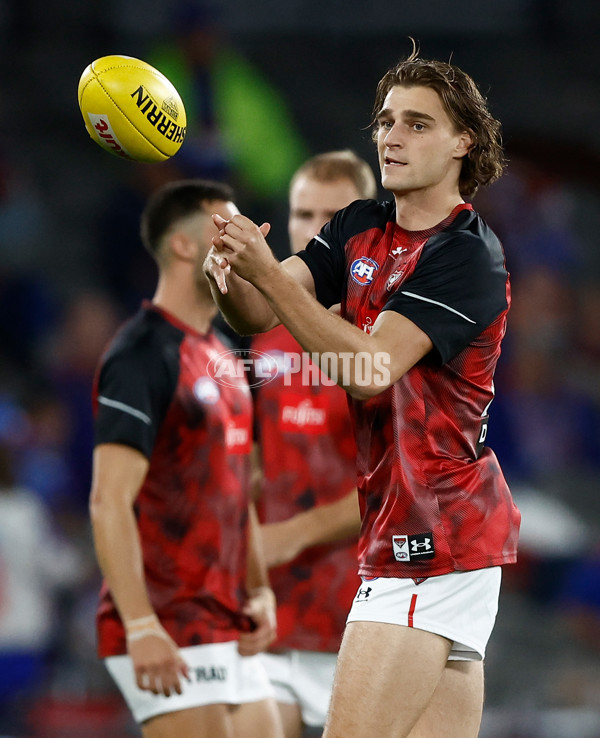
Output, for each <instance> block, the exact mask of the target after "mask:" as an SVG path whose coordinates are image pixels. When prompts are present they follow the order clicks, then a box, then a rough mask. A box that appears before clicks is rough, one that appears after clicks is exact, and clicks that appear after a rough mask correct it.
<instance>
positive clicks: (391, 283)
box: [385, 269, 404, 292]
mask: <svg viewBox="0 0 600 738" xmlns="http://www.w3.org/2000/svg"><path fill="white" fill-rule="evenodd" d="M403 274H404V269H396V271H395V272H394V273H393V274H390V276H389V277H388V281H387V282H386V284H385V288H386V290H387V291H388V292H390V291H391V289H392V287H393V286H394V285H395V284H396V282H397V281H398V280H399V279H400V277H402V276H403Z"/></svg>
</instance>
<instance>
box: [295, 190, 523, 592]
mask: <svg viewBox="0 0 600 738" xmlns="http://www.w3.org/2000/svg"><path fill="white" fill-rule="evenodd" d="M395 215H396V213H395V204H394V203H393V202H385V203H377V202H375V201H373V200H367V201H360V202H355V203H353V204H352V205H350V206H349V207H347V208H345V209H344V210H342V211H340V212H339V213H338V214H337V215H336V216H334V218H333V219H332V220H331V222H330V223H328V224H327V225H325V226H324V228H323V229H322V231H321V233H320V234H319V235H318V236H317V237H316V238H315V239H313V241H311V243H310V244H309V245H308V247H307V249H306V250H305V251H304V252H301V253H300V254H299V256H300V257H301V258H302V259H303V260H304V261H305V262H306V264H307V265H308V267H309V268H310V270H311V273H312V275H313V277H314V281H315V288H316V293H317V297H318V299H319V301H320V302H321V303H323V304H324V305H325V306H330V305H333V304H336V303H339V302H340V301H341V304H342V315H343V316H344V317H345V318H346V319H347V320H349V321H350V322H351V323H353V324H354V325H357V326H358V327H360V328H361V329H363V330H364V331H366V332H369V331H370V330H371V329H372V326H373V324H374V323H375V320H376V318H377V316H378V315H379V314H380V313H381V312H382V311H383V310H394V311H396V312H398V313H401V314H402V315H404V316H406V317H407V318H408V319H409V320H411V321H412V322H413V323H415V324H416V325H417V326H418V327H419V328H420V329H421V330H423V331H424V332H425V333H426V334H427V335H428V336H429V338H430V339H431V341H432V343H433V346H434V349H433V350H432V351H431V352H430V353H429V354H428V355H427V356H426V357H424V358H423V359H422V360H421V361H420V362H418V363H417V364H416V365H415V366H414V367H412V369H410V370H409V371H408V372H407V373H406V374H405V375H404V376H403V377H401V378H400V379H399V380H398V381H397V382H396V383H395V384H393V385H392V386H391V387H389V388H388V389H386V390H384V391H383V392H382V393H381V394H379V395H377V396H375V397H372V398H369V399H368V400H364V401H361V400H354V399H351V400H350V406H351V412H352V418H353V424H354V429H355V437H356V444H357V449H358V454H357V465H358V467H357V472H358V487H359V492H360V503H361V512H362V515H363V525H362V529H361V536H360V540H359V561H360V569H359V571H360V573H361V574H362V575H363V576H386V577H411V578H414V579H417V578H419V577H426V576H433V575H439V574H445V573H448V572H451V571H463V570H470V569H479V568H484V567H490V566H495V565H499V564H506V563H512V562H514V561H515V560H516V548H517V538H518V528H519V522H520V514H519V512H518V510H517V508H516V507H515V505H514V503H513V501H512V497H511V494H510V491H509V489H508V486H507V484H506V482H505V479H504V476H503V474H502V471H501V469H500V466H499V464H498V461H497V459H496V456H495V454H494V453H493V451H492V450H491V449H490V448H489V447H486V446H485V445H484V441H485V435H486V432H487V422H488V410H489V407H490V404H491V402H492V400H493V397H494V386H493V376H494V370H495V367H496V363H497V361H498V357H499V355H500V343H501V340H502V338H503V336H504V333H505V329H506V315H507V312H508V309H509V306H510V286H509V275H508V273H507V271H506V267H505V263H504V254H503V250H502V246H501V244H500V242H499V241H498V239H497V238H496V236H495V235H494V233H493V232H492V231H491V230H490V229H489V228H488V226H487V225H486V224H485V222H484V221H483V220H482V219H481V218H480V217H479V216H478V215H477V214H476V213H475V212H474V211H473V209H472V208H471V206H470V205H467V204H462V205H460V206H458V207H456V208H455V209H454V210H453V212H452V213H451V214H450V216H449V217H448V218H447V219H446V220H444V221H443V222H442V223H440V224H438V225H437V226H436V227H434V228H432V229H430V230H426V231H419V232H416V231H412V232H409V231H405V230H403V229H402V228H400V227H399V226H398V225H397V224H396V222H395Z"/></svg>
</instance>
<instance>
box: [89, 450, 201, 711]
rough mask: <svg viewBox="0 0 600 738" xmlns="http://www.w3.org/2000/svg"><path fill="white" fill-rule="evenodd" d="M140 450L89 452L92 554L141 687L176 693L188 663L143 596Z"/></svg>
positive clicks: (145, 463) (144, 468) (145, 593)
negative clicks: (137, 508) (137, 511)
mask: <svg viewBox="0 0 600 738" xmlns="http://www.w3.org/2000/svg"><path fill="white" fill-rule="evenodd" d="M148 466H149V464H148V460H147V459H146V457H145V456H143V454H141V453H140V452H139V451H136V450H135V449H133V448H130V447H129V446H123V445H120V444H112V443H107V444H101V445H99V446H97V447H96V449H95V451H94V464H93V477H92V491H91V497H90V516H91V521H92V532H93V537H94V546H95V549H96V557H97V559H98V564H99V566H100V569H101V571H102V574H103V576H104V578H105V580H106V583H107V585H108V588H109V589H110V592H111V595H112V597H113V599H114V601H115V605H116V607H117V610H118V611H119V615H120V616H121V620H122V621H123V624H124V626H125V630H126V633H127V648H128V652H129V655H130V656H131V658H132V661H133V665H134V669H135V672H136V678H137V682H138V686H139V687H140V689H149V690H150V691H152V692H154V693H155V694H158V693H159V692H162V693H163V694H165V695H167V696H169V694H171V692H172V691H175V692H177V693H181V682H180V679H179V676H180V675H182V676H186V677H187V675H188V672H187V666H186V664H185V663H184V662H183V659H182V658H181V656H180V655H179V650H178V648H177V646H176V644H175V643H174V642H173V640H172V639H171V638H170V636H169V635H168V634H167V633H166V631H165V630H164V629H163V628H162V626H161V625H160V623H159V621H158V619H157V617H156V614H155V612H154V609H153V607H152V605H151V603H150V599H149V597H148V591H147V588H146V583H145V578H144V564H143V560H142V549H141V544H140V538H139V532H138V528H137V523H136V519H135V515H134V511H133V505H134V502H135V499H136V497H137V495H138V492H139V490H140V487H141V485H142V483H143V481H144V478H145V476H146V473H147V471H148Z"/></svg>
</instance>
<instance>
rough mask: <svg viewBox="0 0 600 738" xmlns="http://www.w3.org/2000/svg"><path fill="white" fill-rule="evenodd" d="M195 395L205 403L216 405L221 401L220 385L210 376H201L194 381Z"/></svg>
mask: <svg viewBox="0 0 600 738" xmlns="http://www.w3.org/2000/svg"><path fill="white" fill-rule="evenodd" d="M194 396H195V397H196V398H197V399H198V400H199V401H200V402H202V403H204V404H205V405H214V404H215V403H216V402H218V401H219V398H220V397H221V392H220V391H219V386H218V384H217V383H216V382H214V381H213V380H212V379H211V378H210V377H200V378H199V379H197V380H196V381H195V382H194Z"/></svg>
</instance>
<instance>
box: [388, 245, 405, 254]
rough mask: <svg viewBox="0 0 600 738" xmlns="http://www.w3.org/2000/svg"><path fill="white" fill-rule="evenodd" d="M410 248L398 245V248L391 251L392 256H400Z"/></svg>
mask: <svg viewBox="0 0 600 738" xmlns="http://www.w3.org/2000/svg"><path fill="white" fill-rule="evenodd" d="M406 251H408V249H404V248H402V246H398V248H397V249H392V250H391V251H390V256H400V254H404V253H405V252H406Z"/></svg>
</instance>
